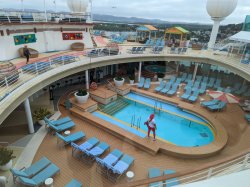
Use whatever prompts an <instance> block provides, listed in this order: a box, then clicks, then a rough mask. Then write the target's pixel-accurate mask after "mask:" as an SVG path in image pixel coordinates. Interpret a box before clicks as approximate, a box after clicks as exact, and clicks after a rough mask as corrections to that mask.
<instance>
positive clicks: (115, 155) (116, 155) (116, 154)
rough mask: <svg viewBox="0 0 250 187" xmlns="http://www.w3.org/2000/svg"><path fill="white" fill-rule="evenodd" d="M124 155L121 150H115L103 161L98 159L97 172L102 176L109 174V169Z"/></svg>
mask: <svg viewBox="0 0 250 187" xmlns="http://www.w3.org/2000/svg"><path fill="white" fill-rule="evenodd" d="M122 155H123V153H122V152H121V151H120V150H118V149H114V150H113V151H112V152H111V153H109V154H108V155H107V156H106V157H105V158H103V159H101V158H98V157H96V158H95V159H96V163H97V167H96V171H97V172H99V173H102V174H107V171H108V169H109V168H110V167H112V166H113V165H114V164H115V163H116V162H117V161H118V160H119V159H120V158H121V157H122Z"/></svg>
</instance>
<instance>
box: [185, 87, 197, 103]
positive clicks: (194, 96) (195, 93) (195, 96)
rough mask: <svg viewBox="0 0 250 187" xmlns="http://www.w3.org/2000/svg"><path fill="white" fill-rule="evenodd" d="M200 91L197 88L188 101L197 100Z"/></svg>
mask: <svg viewBox="0 0 250 187" xmlns="http://www.w3.org/2000/svg"><path fill="white" fill-rule="evenodd" d="M199 94H200V91H199V90H195V91H194V92H193V94H192V95H191V96H190V97H189V98H188V101H190V102H191V103H193V102H195V101H196V100H197V99H198V97H199Z"/></svg>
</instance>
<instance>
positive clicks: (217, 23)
mask: <svg viewBox="0 0 250 187" xmlns="http://www.w3.org/2000/svg"><path fill="white" fill-rule="evenodd" d="M212 20H213V21H214V25H213V29H212V32H211V36H210V40H209V43H208V48H209V49H213V48H214V44H215V42H216V38H217V35H218V32H219V27H220V22H221V21H222V20H223V18H212Z"/></svg>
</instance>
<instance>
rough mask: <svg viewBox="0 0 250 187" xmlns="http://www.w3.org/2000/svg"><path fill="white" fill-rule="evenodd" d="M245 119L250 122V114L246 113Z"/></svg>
mask: <svg viewBox="0 0 250 187" xmlns="http://www.w3.org/2000/svg"><path fill="white" fill-rule="evenodd" d="M245 119H246V120H247V122H248V123H249V122H250V114H246V115H245Z"/></svg>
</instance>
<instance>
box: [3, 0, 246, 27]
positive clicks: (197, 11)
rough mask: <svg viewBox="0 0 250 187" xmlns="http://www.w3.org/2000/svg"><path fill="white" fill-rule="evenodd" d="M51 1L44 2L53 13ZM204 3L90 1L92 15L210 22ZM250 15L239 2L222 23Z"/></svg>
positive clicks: (37, 3) (35, 1)
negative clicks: (91, 3)
mask: <svg viewBox="0 0 250 187" xmlns="http://www.w3.org/2000/svg"><path fill="white" fill-rule="evenodd" d="M43 1H44V0H23V2H24V7H25V8H32V9H40V10H42V9H43ZM53 1H54V0H46V2H47V9H50V10H55V4H54V3H53ZM206 2H207V0H93V13H94V14H97V13H98V14H108V15H116V16H124V17H140V18H157V19H162V20H166V21H171V22H173V21H175V22H198V23H212V21H211V20H210V17H209V15H208V14H207V11H206ZM56 4H57V10H63V11H69V9H68V7H67V0H56ZM1 8H21V0H0V9H1ZM247 14H249V15H250V0H238V6H237V8H236V9H235V11H234V12H233V13H232V14H231V15H230V16H229V17H227V18H226V19H225V20H224V21H223V22H222V24H228V23H241V22H243V21H244V19H245V16H246V15H247Z"/></svg>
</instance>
